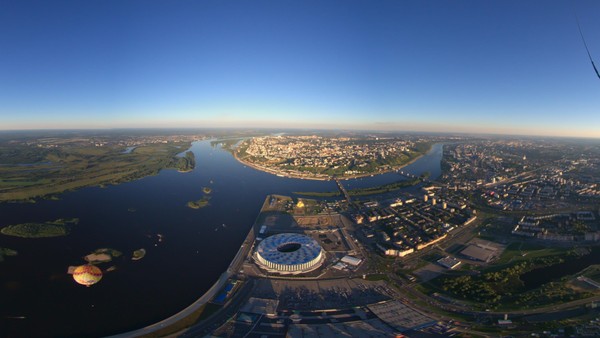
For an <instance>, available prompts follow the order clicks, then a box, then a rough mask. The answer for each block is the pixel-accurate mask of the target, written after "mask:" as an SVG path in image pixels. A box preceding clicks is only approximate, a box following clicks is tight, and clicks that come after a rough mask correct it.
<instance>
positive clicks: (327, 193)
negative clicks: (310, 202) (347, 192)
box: [294, 191, 342, 197]
mask: <svg viewBox="0 0 600 338" xmlns="http://www.w3.org/2000/svg"><path fill="white" fill-rule="evenodd" d="M294 194H296V195H301V196H311V197H337V196H340V195H341V194H342V193H341V192H340V191H324V192H319V191H308V192H304V191H294Z"/></svg>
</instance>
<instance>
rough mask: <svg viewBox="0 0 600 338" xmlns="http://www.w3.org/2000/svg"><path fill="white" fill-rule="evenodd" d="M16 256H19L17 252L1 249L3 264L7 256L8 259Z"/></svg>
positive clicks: (0, 254) (0, 255)
mask: <svg viewBox="0 0 600 338" xmlns="http://www.w3.org/2000/svg"><path fill="white" fill-rule="evenodd" d="M16 255H17V252H16V251H15V250H12V249H9V248H3V247H0V262H2V261H3V260H4V257H5V256H6V257H8V256H16Z"/></svg>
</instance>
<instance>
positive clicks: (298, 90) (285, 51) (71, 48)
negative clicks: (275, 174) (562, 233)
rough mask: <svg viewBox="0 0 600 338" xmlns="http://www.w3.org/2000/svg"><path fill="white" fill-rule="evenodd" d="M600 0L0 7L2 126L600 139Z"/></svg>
mask: <svg viewBox="0 0 600 338" xmlns="http://www.w3.org/2000/svg"><path fill="white" fill-rule="evenodd" d="M575 13H576V15H577V16H578V18H579V22H580V24H581V28H582V30H583V33H584V36H585V38H586V41H587V44H588V47H589V49H590V52H591V54H592V56H593V57H595V60H596V63H597V64H598V65H599V66H600V1H595V0H569V1H567V0H561V1H548V0H544V1H542V0H537V1H526V0H516V1H511V0H502V1H495V0H490V1H479V0H477V1H466V0H457V1H442V0H439V1H427V0H424V1H416V0H412V1H404V0H394V1H385V0H376V1H366V0H365V1H354V0H343V1H326V0H319V1H310V0H303V1H289V0H271V1H261V0H252V1H249V0H244V1H226V0H205V1H200V0H194V1H192V0H178V1H166V0H165V1H153V0H142V1H128V0H115V1H112V0H86V1H80V0H76V1H60V0H53V1H46V0H41V1H26V0H0V130H15V129H17V130H18V129H74V128H90V129H98V128H136V127H139V128H156V127H169V128H170V127H177V128H179V127H190V128H196V127H252V128H254V127H266V128H278V127H282V128H294V127H297V128H324V129H329V128H334V129H368V130H386V131H387V130H395V131H436V132H474V133H499V134H504V133H506V134H526V135H554V136H581V137H600V79H598V78H597V77H596V75H595V73H594V70H593V68H592V66H591V63H590V61H589V59H588V57H587V54H586V51H585V48H584V46H583V43H582V40H581V37H580V36H579V31H578V29H577V21H576V19H575V15H574V14H575Z"/></svg>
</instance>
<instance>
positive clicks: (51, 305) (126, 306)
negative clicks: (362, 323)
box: [0, 141, 442, 337]
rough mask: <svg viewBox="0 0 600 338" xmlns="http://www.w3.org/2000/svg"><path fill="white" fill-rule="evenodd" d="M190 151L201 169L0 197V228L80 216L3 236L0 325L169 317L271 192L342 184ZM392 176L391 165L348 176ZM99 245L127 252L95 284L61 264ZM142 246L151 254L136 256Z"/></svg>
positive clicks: (83, 327) (99, 323) (434, 162)
mask: <svg viewBox="0 0 600 338" xmlns="http://www.w3.org/2000/svg"><path fill="white" fill-rule="evenodd" d="M190 150H192V151H193V152H194V154H195V155H196V168H195V170H193V171H192V172H189V173H179V172H177V171H175V170H163V171H161V172H160V173H159V174H158V175H156V176H151V177H146V178H143V179H140V180H137V181H133V182H128V183H123V184H120V185H117V186H108V187H106V188H100V187H93V188H85V189H81V190H78V191H75V192H69V193H65V194H63V195H62V196H61V199H60V200H58V201H50V200H47V201H46V200H42V201H39V202H38V203H35V204H27V203H2V204H0V227H3V226H6V225H10V224H18V223H25V222H44V221H50V220H55V219H58V218H70V217H76V218H79V219H80V222H79V224H78V225H77V226H75V228H74V229H73V231H72V233H71V234H70V235H69V236H66V237H58V238H41V239H23V238H15V237H9V236H4V235H0V247H6V248H11V249H14V250H17V251H18V253H19V254H18V256H15V257H6V258H5V260H4V262H0V300H1V301H0V336H18V337H56V336H60V337H81V336H103V335H109V334H116V333H119V332H125V331H129V330H133V329H137V328H140V327H143V326H145V325H148V324H152V323H154V322H157V321H160V320H162V319H164V318H167V317H169V316H171V315H173V314H175V313H177V312H179V311H180V310H181V309H183V308H185V307H187V306H188V305H189V304H191V303H192V302H193V301H194V300H196V299H197V298H198V297H200V296H201V295H202V294H203V293H204V292H205V291H206V290H208V288H210V286H211V285H212V284H213V283H214V282H215V280H217V278H218V277H219V275H220V274H221V273H222V272H223V271H224V270H225V269H226V268H227V266H228V265H229V263H230V261H231V259H232V258H233V257H234V255H235V254H236V252H237V250H238V249H239V246H240V244H241V243H242V241H243V240H244V238H245V236H246V234H247V232H248V230H249V228H250V227H251V226H252V224H253V222H254V219H255V218H256V216H257V213H258V211H259V209H260V207H261V205H262V203H263V201H264V199H265V197H266V196H267V195H268V194H282V195H292V192H294V191H333V190H336V189H337V187H336V184H335V183H334V182H333V181H312V180H301V179H292V178H283V177H278V176H275V175H272V174H267V173H264V172H261V171H258V170H255V169H252V168H249V167H246V166H244V165H243V164H241V163H239V162H238V161H236V160H235V159H234V158H233V156H232V155H231V154H230V153H228V152H226V151H224V150H222V149H220V147H219V146H217V147H212V146H211V144H210V141H200V142H194V143H193V145H192V147H191V149H190ZM441 153H442V145H441V144H438V145H434V147H433V148H432V150H431V151H430V152H429V153H428V154H427V155H425V156H423V157H422V158H421V159H419V160H417V161H416V162H414V163H413V164H411V165H410V166H407V167H406V168H405V171H408V172H410V173H412V174H415V175H420V174H421V173H422V172H425V171H429V172H430V173H431V174H432V176H431V177H432V178H434V179H435V178H437V177H438V176H439V175H440V173H441V169H440V160H441ZM399 179H401V176H400V175H399V174H397V173H388V174H383V175H378V176H374V177H368V178H363V179H355V180H348V181H344V184H347V185H350V188H355V187H366V186H375V185H379V184H383V183H389V182H393V181H397V180H399ZM202 187H210V188H211V189H212V192H211V194H210V195H211V199H210V205H209V206H207V207H205V208H202V209H198V210H194V209H190V208H188V207H186V203H187V202H188V201H190V200H197V199H199V198H201V197H202V195H203V192H202ZM223 225H225V226H223ZM158 234H161V236H162V238H163V240H162V241H159V236H158ZM103 247H109V248H114V249H117V250H119V251H122V252H123V256H122V257H119V258H117V259H115V260H114V261H113V262H112V263H105V264H102V265H100V267H101V268H102V269H103V270H106V269H107V268H108V267H110V266H111V265H114V266H116V270H115V271H111V272H105V274H104V276H103V278H102V280H101V281H100V282H99V283H98V284H96V285H93V286H92V287H89V288H88V287H85V286H82V285H78V284H76V283H75V282H74V281H73V279H72V277H71V275H69V274H67V268H68V266H70V265H80V264H84V263H85V261H84V260H83V256H85V255H87V254H89V253H91V252H92V251H94V250H95V249H98V248H103ZM140 248H145V249H146V256H145V257H144V258H143V259H141V260H139V261H132V260H131V254H132V253H133V251H134V250H137V249H140Z"/></svg>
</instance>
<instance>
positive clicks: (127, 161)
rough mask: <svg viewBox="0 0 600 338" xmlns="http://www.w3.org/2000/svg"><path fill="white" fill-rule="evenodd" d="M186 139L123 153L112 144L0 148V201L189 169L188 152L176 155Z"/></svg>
mask: <svg viewBox="0 0 600 338" xmlns="http://www.w3.org/2000/svg"><path fill="white" fill-rule="evenodd" d="M189 147H190V143H189V142H170V143H151V144H147V145H142V146H138V147H136V148H135V149H134V150H133V151H132V152H130V153H123V147H118V146H103V147H95V146H69V145H65V146H62V147H55V148H35V147H33V146H31V147H28V146H23V145H21V146H14V147H9V146H0V163H1V164H2V165H0V177H1V178H0V201H23V200H31V199H34V198H40V197H45V196H50V195H56V194H60V193H63V192H65V191H69V190H74V189H79V188H82V187H88V186H104V185H108V184H118V183H122V182H128V181H132V180H135V179H139V178H142V177H145V176H149V175H156V174H158V172H159V171H160V170H162V169H166V168H173V169H177V170H180V171H190V170H192V169H193V168H194V166H195V161H194V154H193V153H192V152H187V153H186V155H185V156H184V157H176V155H177V154H178V153H180V152H182V151H183V150H185V149H188V148H189Z"/></svg>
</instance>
